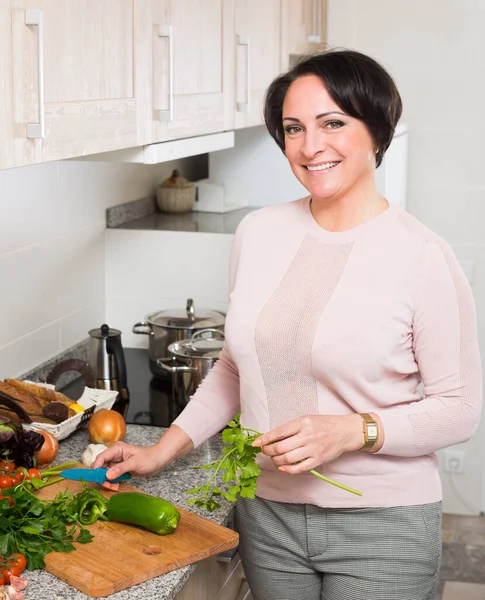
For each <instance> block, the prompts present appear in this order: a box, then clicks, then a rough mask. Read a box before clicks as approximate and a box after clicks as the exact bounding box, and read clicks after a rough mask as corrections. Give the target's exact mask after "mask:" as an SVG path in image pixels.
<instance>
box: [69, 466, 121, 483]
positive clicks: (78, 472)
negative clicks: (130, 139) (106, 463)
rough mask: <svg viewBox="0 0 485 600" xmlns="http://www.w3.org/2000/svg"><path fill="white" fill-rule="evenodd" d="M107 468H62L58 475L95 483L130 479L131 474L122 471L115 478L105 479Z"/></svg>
mask: <svg viewBox="0 0 485 600" xmlns="http://www.w3.org/2000/svg"><path fill="white" fill-rule="evenodd" d="M107 472H108V469H103V468H99V469H64V471H61V472H60V473H59V475H60V476H61V477H64V479H72V480H74V481H80V480H83V481H94V482H95V483H99V484H102V483H104V482H105V481H108V482H109V483H118V482H120V481H126V480H127V479H131V475H130V474H129V473H123V475H120V476H119V477H116V479H106V473H107Z"/></svg>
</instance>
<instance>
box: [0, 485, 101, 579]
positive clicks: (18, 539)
mask: <svg viewBox="0 0 485 600" xmlns="http://www.w3.org/2000/svg"><path fill="white" fill-rule="evenodd" d="M29 483H30V482H29ZM39 487H41V486H39ZM89 491H91V490H89ZM82 493H83V492H79V494H72V493H71V492H69V491H65V492H60V493H59V494H57V496H56V497H55V498H54V499H53V500H47V501H46V500H40V499H39V498H37V496H35V495H34V494H33V493H32V492H31V491H30V489H28V487H27V486H26V485H24V484H20V485H18V486H17V487H15V488H12V489H11V490H9V497H11V498H12V500H13V502H14V504H13V505H12V506H10V502H9V497H5V498H3V499H1V500H0V555H3V556H10V555H12V554H13V553H14V552H20V553H21V554H23V555H24V556H25V558H26V559H27V568H28V569H29V571H33V570H35V569H42V568H44V567H45V561H44V557H45V556H46V554H49V553H50V552H53V551H55V552H72V551H73V550H75V548H74V546H73V542H77V543H79V544H87V543H88V542H90V541H91V540H92V539H93V536H92V534H91V533H90V532H89V531H88V530H87V529H85V528H84V527H83V525H82V523H81V522H80V520H79V513H78V512H77V506H78V502H77V498H76V497H77V496H78V495H80V494H82Z"/></svg>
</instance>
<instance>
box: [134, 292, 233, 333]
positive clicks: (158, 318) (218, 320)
mask: <svg viewBox="0 0 485 600" xmlns="http://www.w3.org/2000/svg"><path fill="white" fill-rule="evenodd" d="M145 320H146V321H147V323H149V324H150V325H154V326H158V327H167V328H169V329H194V330H195V329H207V328H209V327H220V326H221V325H224V323H225V321H226V319H225V317H224V315H223V314H222V313H220V312H218V311H216V310H208V309H204V308H203V309H200V310H198V311H197V313H196V312H195V308H194V301H193V300H192V298H189V299H188V300H187V306H186V308H185V310H183V309H168V310H160V311H157V312H154V313H152V314H150V315H148V316H147V317H146V319H145Z"/></svg>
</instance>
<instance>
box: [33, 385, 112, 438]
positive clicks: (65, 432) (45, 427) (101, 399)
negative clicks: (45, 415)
mask: <svg viewBox="0 0 485 600" xmlns="http://www.w3.org/2000/svg"><path fill="white" fill-rule="evenodd" d="M36 383H37V385H42V386H44V387H47V388H50V389H55V386H53V385H49V384H47V383H38V382H36ZM117 396H118V392H117V391H116V390H101V389H94V388H89V387H85V388H84V392H83V395H82V396H81V397H80V398H79V400H77V401H76V402H77V403H78V404H80V405H81V406H82V407H83V408H84V409H85V410H83V412H81V413H78V414H76V415H74V416H73V417H70V418H69V419H66V420H65V421H62V423H59V424H57V425H51V424H50V423H36V422H35V421H34V422H33V423H23V424H22V426H23V428H24V429H31V430H34V431H40V430H42V431H48V432H49V433H52V434H53V435H54V436H55V437H56V438H57V439H58V440H63V439H65V438H67V437H68V436H69V435H71V433H74V431H76V430H78V429H81V428H82V427H84V426H85V425H87V422H88V421H89V419H90V418H91V416H92V415H93V414H94V413H95V412H96V411H98V410H99V409H100V408H106V409H110V408H111V407H112V406H113V404H114V403H115V400H116V398H117ZM73 402H74V400H73Z"/></svg>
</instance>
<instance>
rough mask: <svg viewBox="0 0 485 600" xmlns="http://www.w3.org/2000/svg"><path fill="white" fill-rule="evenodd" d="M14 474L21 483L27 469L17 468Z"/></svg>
mask: <svg viewBox="0 0 485 600" xmlns="http://www.w3.org/2000/svg"><path fill="white" fill-rule="evenodd" d="M15 473H16V477H21V478H22V479H21V481H23V480H24V479H25V477H26V475H27V469H26V468H25V467H17V468H16V469H15Z"/></svg>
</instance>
